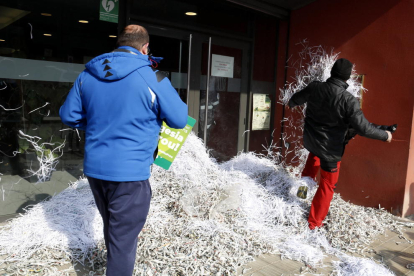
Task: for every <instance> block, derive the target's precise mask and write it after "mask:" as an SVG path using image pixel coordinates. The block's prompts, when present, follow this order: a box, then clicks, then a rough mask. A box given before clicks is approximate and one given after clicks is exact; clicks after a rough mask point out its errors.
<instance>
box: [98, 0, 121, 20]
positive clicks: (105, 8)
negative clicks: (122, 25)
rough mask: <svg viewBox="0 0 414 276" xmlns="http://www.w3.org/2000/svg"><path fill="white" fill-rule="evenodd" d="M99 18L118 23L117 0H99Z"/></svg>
mask: <svg viewBox="0 0 414 276" xmlns="http://www.w3.org/2000/svg"><path fill="white" fill-rule="evenodd" d="M100 2H101V4H100V10H99V20H102V21H108V22H113V23H118V10H119V0H100Z"/></svg>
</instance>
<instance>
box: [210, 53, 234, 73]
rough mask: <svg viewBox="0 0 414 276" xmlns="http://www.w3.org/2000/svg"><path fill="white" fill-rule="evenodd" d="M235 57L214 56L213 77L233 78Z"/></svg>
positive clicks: (212, 64) (212, 58) (212, 61)
mask: <svg viewBox="0 0 414 276" xmlns="http://www.w3.org/2000/svg"><path fill="white" fill-rule="evenodd" d="M233 71H234V57H228V56H220V55H214V54H213V55H212V57H211V75H212V76H214V77H225V78H233Z"/></svg>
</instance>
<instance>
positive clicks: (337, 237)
mask: <svg viewBox="0 0 414 276" xmlns="http://www.w3.org/2000/svg"><path fill="white" fill-rule="evenodd" d="M304 53H305V54H306V53H307V54H308V55H309V53H310V57H311V62H310V63H309V64H308V65H307V67H306V68H307V69H306V70H308V71H306V70H305V71H304V72H305V73H306V74H307V75H308V76H309V75H310V76H311V78H313V79H315V77H316V76H320V75H321V74H322V75H326V74H328V73H329V71H327V70H328V69H326V68H330V67H329V66H332V65H333V62H334V61H335V59H336V57H337V55H328V54H326V53H325V52H324V51H323V49H322V48H320V47H317V48H307V49H306V51H304ZM301 66H302V65H301ZM309 70H311V71H309ZM312 70H313V71H312ZM300 72H302V71H300ZM326 72H328V73H326ZM302 73H303V72H302ZM302 73H301V74H302ZM305 73H303V74H305ZM311 78H305V77H304V75H299V76H298V78H297V80H296V82H295V84H290V85H288V86H287V89H285V90H283V93H282V94H281V102H283V103H285V102H286V100H287V99H288V98H290V96H291V94H292V93H294V92H295V91H297V90H298V89H301V87H303V86H304V85H306V84H307V82H306V83H305V82H304V81H303V80H304V79H308V80H309V79H311ZM325 79H326V78H325ZM325 79H323V78H322V79H321V80H325ZM351 83H352V84H353V85H350V88H351V89H354V87H356V84H355V85H354V83H353V82H352V81H351ZM356 90H358V91H359V90H360V87H359V88H357V89H356ZM285 123H286V125H287V126H291V127H298V128H300V125H299V126H297V124H296V123H295V122H291V121H289V119H287V120H286V122H285ZM287 138H288V137H286V136H285V137H283V139H287ZM296 140H297V141H299V140H300V137H296ZM284 142H285V143H286V141H284ZM291 150H292V151H294V153H295V155H296V162H297V164H296V165H297V166H295V167H294V168H293V167H288V166H287V165H286V164H285V163H284V161H283V158H281V156H280V154H279V151H278V148H276V146H274V145H271V146H270V147H269V154H268V155H267V156H262V155H256V154H253V153H241V154H239V155H238V156H236V157H234V158H233V159H231V160H230V161H227V162H224V163H218V162H216V161H215V160H214V159H212V158H211V157H210V156H209V153H208V150H207V149H206V147H205V145H204V144H203V142H202V140H200V139H199V138H197V137H196V135H194V134H191V135H190V136H189V137H188V139H187V141H186V143H185V144H184V145H183V148H182V150H181V152H180V153H179V155H178V156H177V158H176V160H175V161H174V163H173V165H172V166H171V168H170V170H168V171H166V170H164V169H162V168H159V167H156V166H154V167H153V168H152V177H151V179H150V182H151V186H152V190H153V198H152V202H151V209H150V213H149V216H148V219H147V222H146V224H145V226H144V229H143V231H142V232H141V233H140V237H139V242H138V250H137V258H136V265H135V271H134V275H183V276H184V275H197V276H198V275H237V274H239V273H247V274H248V273H249V268H248V266H244V265H246V264H248V263H249V262H251V261H253V260H254V257H257V256H259V255H261V254H281V256H282V258H289V259H292V260H297V261H301V262H304V263H305V264H306V265H307V266H308V267H312V268H318V267H320V266H322V260H323V259H324V257H325V256H327V255H331V256H332V255H333V256H336V257H337V259H338V261H336V262H334V263H333V264H332V266H333V268H334V272H333V274H334V275H373V276H381V275H393V273H392V272H391V271H389V270H388V269H387V268H386V267H384V266H383V265H381V264H378V263H376V262H374V261H372V260H370V259H366V258H358V257H353V256H350V255H348V254H349V253H359V254H361V255H363V253H364V251H365V250H366V247H367V245H369V243H370V242H371V241H373V239H374V238H375V237H376V236H377V235H378V234H381V233H384V231H385V230H386V229H391V230H394V231H400V230H399V226H398V225H396V223H395V222H394V220H393V218H392V215H390V214H389V213H387V212H385V211H384V210H381V209H373V208H364V207H361V206H356V205H353V204H350V203H348V202H345V201H343V200H342V199H341V198H340V196H339V195H335V197H334V199H333V201H332V204H331V209H330V212H329V214H328V217H327V219H326V221H325V227H324V228H321V229H317V230H315V231H311V230H309V228H308V225H307V216H308V212H309V208H310V203H311V200H312V198H313V195H314V194H315V192H316V188H317V184H316V183H315V182H314V181H313V180H312V179H310V178H303V179H301V178H299V177H298V175H299V174H300V170H301V168H302V167H303V163H304V160H305V159H306V155H307V152H306V150H304V149H303V148H302V147H300V146H299V142H298V144H297V145H295V146H294V147H293V148H292V149H291ZM302 185H306V186H308V198H307V199H300V198H298V197H297V196H296V192H297V189H298V187H299V186H302ZM105 254H106V251H105V246H104V244H103V232H102V221H101V218H100V215H99V213H98V211H97V209H96V207H95V203H94V200H93V196H92V193H91V191H90V188H89V185H88V183H87V180H86V179H80V180H79V181H77V182H76V183H71V184H70V186H69V187H68V188H67V189H66V190H64V191H63V192H61V193H60V194H58V195H56V196H54V197H52V198H50V199H49V200H47V201H44V202H41V203H39V204H37V205H35V206H33V208H31V209H29V210H28V211H27V213H25V214H24V215H22V216H21V217H19V218H16V219H14V220H12V221H10V222H9V223H8V224H7V225H5V226H3V227H2V228H0V257H1V258H0V274H1V273H5V274H1V275H31V274H36V273H38V274H37V275H68V273H69V272H70V271H73V267H71V264H72V263H75V262H80V263H82V264H84V265H85V266H86V267H88V268H89V270H90V271H93V272H91V273H90V275H103V274H104V270H105ZM64 264H67V265H68V268H67V269H66V270H65V269H63V270H62V269H59V270H58V267H59V266H61V265H64ZM2 265H3V266H2ZM242 266H244V267H243V269H241V268H240V267H242Z"/></svg>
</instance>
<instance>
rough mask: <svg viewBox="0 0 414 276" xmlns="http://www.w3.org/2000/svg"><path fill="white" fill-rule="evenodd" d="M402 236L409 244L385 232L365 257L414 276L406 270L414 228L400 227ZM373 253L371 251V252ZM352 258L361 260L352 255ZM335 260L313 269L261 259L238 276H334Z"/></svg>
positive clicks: (412, 258) (413, 249) (413, 252)
mask: <svg viewBox="0 0 414 276" xmlns="http://www.w3.org/2000/svg"><path fill="white" fill-rule="evenodd" d="M401 221H404V222H408V223H412V222H413V221H410V220H404V219H401ZM403 233H404V236H405V237H406V238H407V239H408V240H410V242H411V243H410V242H409V241H407V240H405V239H403V238H401V237H400V236H399V235H398V234H397V233H395V232H391V231H389V230H388V231H386V232H385V235H380V236H378V237H377V239H376V240H375V241H374V242H373V243H371V244H370V245H369V246H368V248H367V250H366V251H373V253H365V257H367V258H370V257H372V258H373V259H375V260H383V262H384V263H385V264H386V265H387V266H388V268H389V269H390V270H391V271H393V272H394V274H395V275H397V276H402V275H407V276H414V270H411V269H408V268H407V265H409V264H412V263H414V227H411V228H410V227H403ZM370 249H373V250H370ZM352 256H355V257H363V256H361V255H359V254H353V255H352ZM337 260H338V258H336V257H335V256H327V257H326V258H325V259H324V261H323V266H322V268H316V269H312V268H309V267H307V266H306V264H304V263H303V262H297V261H292V260H288V259H284V260H282V259H281V257H280V255H262V256H260V257H259V258H257V259H256V260H255V261H254V262H252V263H250V264H247V265H245V266H244V267H243V268H250V269H249V270H247V271H246V270H245V271H244V273H243V274H241V272H242V271H243V269H242V268H241V269H239V275H251V276H276V275H283V276H288V275H292V276H293V275H299V274H301V273H303V274H301V275H330V273H332V272H333V270H334V268H333V264H332V261H337ZM361 276H362V275H361Z"/></svg>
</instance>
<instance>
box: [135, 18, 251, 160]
mask: <svg viewBox="0 0 414 276" xmlns="http://www.w3.org/2000/svg"><path fill="white" fill-rule="evenodd" d="M131 23H133V22H131ZM136 24H140V25H143V26H144V27H146V28H147V30H148V32H149V34H150V49H151V53H152V54H153V55H154V56H159V57H163V60H162V61H161V62H160V64H159V65H158V67H157V69H158V70H160V71H164V72H165V73H166V75H168V76H169V79H170V81H171V83H172V85H173V86H174V88H176V90H177V92H178V93H179V94H180V97H181V99H182V100H183V101H184V102H186V103H187V104H188V108H189V115H190V116H191V117H193V118H195V119H196V120H197V124H196V125H195V126H194V128H193V129H194V132H195V133H196V134H197V135H198V137H200V138H201V139H203V141H204V142H205V144H206V146H207V148H208V149H209V150H211V151H210V152H211V154H212V156H213V157H214V158H216V159H217V160H218V161H226V160H229V159H231V158H232V157H234V156H235V155H237V152H239V151H244V150H247V146H246V142H245V141H246V139H245V136H244V133H245V130H246V122H247V110H248V98H249V97H248V91H249V89H248V85H249V70H248V59H249V56H248V51H249V47H250V44H249V43H247V42H243V41H236V40H231V39H226V38H223V37H218V36H209V35H204V34H201V33H196V32H186V31H182V30H173V29H171V28H166V27H162V26H156V25H154V24H147V25H146V24H143V23H141V22H139V23H138V22H136Z"/></svg>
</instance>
